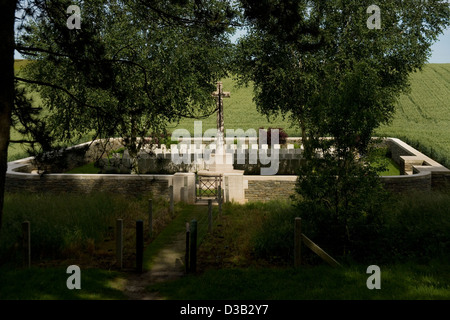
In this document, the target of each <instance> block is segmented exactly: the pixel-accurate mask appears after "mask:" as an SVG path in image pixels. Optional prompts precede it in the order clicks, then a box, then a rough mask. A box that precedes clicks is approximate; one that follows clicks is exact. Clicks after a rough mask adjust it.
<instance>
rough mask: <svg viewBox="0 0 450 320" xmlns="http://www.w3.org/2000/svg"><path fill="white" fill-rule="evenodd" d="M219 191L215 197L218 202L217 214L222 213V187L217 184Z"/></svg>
mask: <svg viewBox="0 0 450 320" xmlns="http://www.w3.org/2000/svg"><path fill="white" fill-rule="evenodd" d="M217 189H218V191H219V196H218V198H217V200H218V202H219V216H220V215H222V187H221V186H220V185H219V187H218V188H217Z"/></svg>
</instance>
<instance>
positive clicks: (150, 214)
mask: <svg viewBox="0 0 450 320" xmlns="http://www.w3.org/2000/svg"><path fill="white" fill-rule="evenodd" d="M148 232H149V233H150V237H152V236H153V200H152V199H149V200H148Z"/></svg>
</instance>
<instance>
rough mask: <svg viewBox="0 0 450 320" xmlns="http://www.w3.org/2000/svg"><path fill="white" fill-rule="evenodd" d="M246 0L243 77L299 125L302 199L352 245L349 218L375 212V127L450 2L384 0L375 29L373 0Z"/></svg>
mask: <svg viewBox="0 0 450 320" xmlns="http://www.w3.org/2000/svg"><path fill="white" fill-rule="evenodd" d="M241 3H242V6H243V8H244V15H245V17H246V18H247V22H248V25H249V28H250V32H249V34H248V36H246V37H245V38H244V39H243V40H242V41H241V42H240V43H239V44H238V46H237V49H236V50H237V52H236V61H237V62H236V64H235V65H236V73H237V74H238V77H239V80H240V82H241V83H248V82H250V81H252V82H253V83H254V86H255V101H256V104H257V107H258V108H259V110H260V111H261V112H263V113H264V114H266V115H268V116H271V115H274V114H279V113H281V114H282V115H285V116H286V115H289V117H290V118H291V120H292V121H293V123H294V124H296V125H297V126H298V127H299V128H300V129H301V132H302V138H303V142H302V143H303V146H304V149H305V152H304V158H305V160H306V161H305V166H303V167H302V168H299V180H298V188H297V191H298V193H299V194H300V195H301V196H302V199H303V202H302V206H305V205H308V209H307V210H305V211H308V210H309V212H312V211H314V214H313V213H312V214H311V215H310V216H308V219H316V220H317V221H318V220H320V219H322V218H323V217H325V216H326V217H327V218H326V219H328V224H332V223H333V222H335V223H336V224H338V225H340V226H342V229H341V233H340V234H341V235H343V238H344V240H343V243H344V244H345V243H347V244H348V240H349V239H350V238H351V236H352V235H351V232H350V231H349V227H350V226H351V225H354V224H355V223H356V222H358V223H365V222H367V221H368V220H370V219H372V221H375V220H376V219H375V217H374V215H375V214H376V211H377V209H376V208H377V205H378V204H379V200H380V199H379V196H380V195H381V194H380V193H379V192H377V190H379V191H382V190H381V189H380V181H379V179H377V175H378V170H377V169H376V168H373V167H372V166H370V165H369V164H370V159H369V158H370V154H371V153H370V149H371V142H372V136H373V133H374V131H375V129H376V128H377V127H379V126H380V125H381V124H385V123H388V122H389V121H390V120H391V118H392V115H393V113H394V111H395V105H396V101H397V99H398V97H399V96H400V94H401V93H403V92H405V91H407V90H408V88H409V75H410V74H411V73H412V72H415V71H416V70H420V69H421V68H422V66H423V65H424V63H425V62H426V61H427V59H428V57H429V55H430V46H431V44H432V43H433V42H434V41H436V39H437V37H438V35H439V34H440V33H441V32H442V31H443V30H444V29H445V28H446V27H447V26H448V25H449V22H450V10H449V6H448V3H445V2H442V1H419V0H417V1H396V0H384V1H379V2H378V8H379V9H380V11H381V16H380V18H381V29H377V28H372V21H371V20H372V18H373V17H372V14H373V11H371V10H372V9H373V8H374V7H373V6H371V5H373V2H372V1H328V0H327V1H306V0H305V1H294V0H292V1H291V0H285V1H281V0H267V1H253V0H242V1H241ZM368 9H370V10H368ZM324 137H327V138H324ZM318 155H319V156H318ZM318 212H321V213H320V214H319V213H318ZM324 212H328V213H329V214H328V215H325V214H324ZM321 217H322V218H321ZM364 221H365V222H364ZM322 225H323V224H322Z"/></svg>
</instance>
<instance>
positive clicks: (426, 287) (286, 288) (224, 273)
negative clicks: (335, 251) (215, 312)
mask: <svg viewBox="0 0 450 320" xmlns="http://www.w3.org/2000/svg"><path fill="white" fill-rule="evenodd" d="M380 268H381V289H380V290H376V289H374V290H369V289H368V288H367V285H366V281H367V279H368V277H369V276H370V274H366V270H367V266H351V267H345V268H339V269H333V268H331V267H328V266H317V267H302V268H299V269H292V268H288V269H267V268H264V269H262V268H261V269H258V268H251V269H224V270H209V271H207V272H205V273H204V274H201V275H196V276H186V277H184V278H182V279H180V280H177V281H173V282H168V283H162V284H158V285H154V286H151V287H148V290H149V291H158V292H159V293H160V294H161V295H162V296H163V297H165V298H166V299H169V300H172V299H173V300H185V299H188V300H377V299H382V300H417V299H430V300H439V299H446V300H448V299H450V267H449V266H448V265H445V264H439V263H437V264H435V265H434V266H423V265H414V264H401V265H394V266H380Z"/></svg>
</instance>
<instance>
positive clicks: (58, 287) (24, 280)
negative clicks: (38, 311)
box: [0, 266, 125, 300]
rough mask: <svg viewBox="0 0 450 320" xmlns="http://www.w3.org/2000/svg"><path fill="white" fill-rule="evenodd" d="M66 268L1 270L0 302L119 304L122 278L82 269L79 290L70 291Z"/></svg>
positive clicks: (112, 272) (121, 295)
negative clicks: (33, 301) (99, 302)
mask: <svg viewBox="0 0 450 320" xmlns="http://www.w3.org/2000/svg"><path fill="white" fill-rule="evenodd" d="M67 267H68V266H67ZM67 267H66V268H63V267H52V268H38V267H32V268H30V269H25V268H24V269H11V268H8V267H5V266H3V267H1V268H0V283H1V287H0V300H120V299H124V298H125V296H124V294H123V292H122V286H123V283H124V279H123V275H121V274H120V273H118V272H114V271H108V270H100V269H83V268H81V290H69V289H68V288H67V285H66V282H67V279H68V277H70V275H71V274H68V273H66V269H67Z"/></svg>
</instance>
